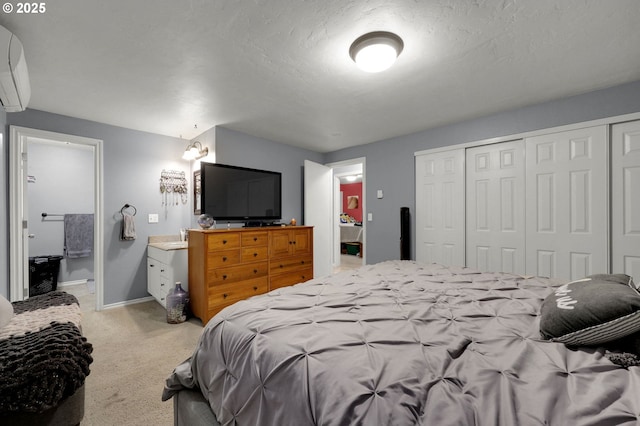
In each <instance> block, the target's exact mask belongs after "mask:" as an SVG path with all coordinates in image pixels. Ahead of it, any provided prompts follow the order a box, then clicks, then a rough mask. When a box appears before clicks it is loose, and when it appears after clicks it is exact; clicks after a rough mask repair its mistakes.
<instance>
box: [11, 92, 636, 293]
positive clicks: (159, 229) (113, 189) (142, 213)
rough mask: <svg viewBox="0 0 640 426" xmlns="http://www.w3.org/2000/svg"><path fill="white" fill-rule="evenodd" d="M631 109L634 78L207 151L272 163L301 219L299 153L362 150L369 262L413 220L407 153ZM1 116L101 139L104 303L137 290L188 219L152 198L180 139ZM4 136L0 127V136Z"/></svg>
mask: <svg viewBox="0 0 640 426" xmlns="http://www.w3.org/2000/svg"><path fill="white" fill-rule="evenodd" d="M632 112H640V81H639V82H635V83H630V84H626V85H622V86H617V87H613V88H610V89H606V90H600V91H596V92H592V93H588V94H584V95H579V96H575V97H571V98H566V99H562V100H558V101H553V102H548V103H544V104H539V105H534V106H530V107H526V108H520V109H517V110H512V111H507V112H504V113H501V114H495V115H491V116H488V117H483V118H478V119H474V120H468V121H464V122H461V123H456V124H452V125H449V126H442V127H438V128H434V129H430V130H426V131H424V132H420V133H415V134H412V135H407V136H403V137H398V138H394V139H389V140H385V141H380V142H375V143H372V144H368V145H362V146H359V147H354V148H350V149H345V150H341V151H336V152H332V153H328V154H324V155H322V154H319V153H315V152H311V151H308V150H304V149H300V148H294V147H291V146H287V145H283V144H279V143H276V142H272V141H269V140H265V139H261V138H257V137H253V136H250V135H246V134H243V133H240V132H236V131H233V130H229V129H226V128H223V127H217V128H216V130H215V133H216V134H215V143H216V157H217V161H218V162H219V163H225V164H235V165H238V166H245V167H256V168H262V169H269V170H278V171H281V172H282V173H283V220H288V219H290V218H291V217H295V218H297V219H300V218H302V217H303V195H302V189H303V182H302V181H303V163H304V160H305V159H309V160H312V161H316V162H320V163H330V162H336V161H341V160H347V159H352V158H359V157H366V167H367V170H366V172H367V176H366V177H367V185H366V187H367V194H366V197H367V209H368V211H369V212H371V213H373V218H374V220H373V221H372V222H368V223H367V247H365V250H367V261H368V262H369V263H374V262H379V261H383V260H387V259H398V258H399V256H400V253H399V233H400V220H399V211H400V207H403V206H407V207H410V209H411V213H412V221H413V223H414V224H415V218H414V217H413V214H414V212H415V203H414V152H416V151H421V150H425V149H429V148H435V147H442V146H448V145H454V144H459V143H464V142H470V141H476V140H482V139H487V138H491V137H498V136H505V135H510V134H515V133H521V132H526V131H532V130H536V129H543V128H549V127H554V126H559V125H564V124H571V123H576V122H581V121H587V120H592V119H597V118H604V117H609V116H615V115H621V114H626V113H632ZM1 122H4V123H5V124H15V125H19V126H24V127H32V128H36V129H43V130H49V131H54V132H59V133H67V134H73V135H79V136H85V137H92V138H96V139H102V140H104V207H105V221H104V227H105V295H104V296H105V297H104V302H105V304H111V303H117V302H121V301H126V300H132V299H136V298H140V297H145V296H147V295H148V294H147V291H146V266H145V256H146V242H147V236H149V235H162V234H176V233H177V232H178V229H179V228H180V227H184V226H188V225H189V224H191V223H192V221H193V213H192V203H191V201H189V202H188V203H187V204H186V205H184V206H182V205H181V206H178V207H175V208H174V207H171V208H166V209H165V208H163V207H161V205H160V202H161V197H160V194H159V190H158V181H159V177H160V172H161V171H162V169H167V170H169V169H180V170H184V171H186V172H188V173H189V174H190V170H189V167H190V165H189V164H188V163H187V162H185V161H182V160H181V159H180V157H181V155H182V152H183V150H184V148H185V146H186V144H185V141H182V140H181V139H177V138H170V137H166V136H159V135H154V134H150V133H144V132H138V131H134V130H130V129H123V128H119V127H114V126H109V125H106V124H100V123H95V122H90V121H86V120H81V119H75V118H70V117H65V116H60V115H55V114H49V113H46V112H41V111H31V110H27V111H25V112H22V113H14V114H8V115H6V116H5V115H4V114H2V113H0V123H1ZM5 127H6V126H5ZM3 128H4V127H3ZM6 134H7V132H6V129H5V138H4V141H6V140H7V139H6ZM7 157H8V145H7V144H6V142H5V143H4V144H3V146H2V150H1V151H0V159H2V161H1V162H0V172H2V173H3V174H4V176H5V177H6V176H7V174H8V170H7V169H8V166H7V161H8V158H7ZM189 181H191V179H189ZM5 182H6V184H5V185H4V187H3V188H0V208H2V209H4V211H5V213H7V212H8V202H7V196H8V194H7V185H8V179H6V180H5ZM378 189H382V190H383V191H384V198H383V199H377V198H376V196H375V195H376V190H378ZM124 203H131V204H134V205H135V206H136V207H137V208H138V215H137V216H136V225H137V231H138V239H137V240H136V241H133V242H122V241H119V239H118V232H119V226H120V216H119V212H120V208H121V207H122V205H123V204H124ZM149 213H159V214H160V223H159V224H155V225H151V224H147V223H146V217H147V215H148V214H149ZM0 222H1V224H2V225H4V226H0V241H5V244H4V245H0V268H2V266H4V268H2V271H4V272H2V274H3V275H4V276H6V284H4V285H0V292H4V294H5V295H6V294H7V293H8V269H7V265H8V253H7V252H8V247H7V244H8V243H7V240H8V238H7V237H8V233H7V232H8V228H7V227H8V214H5V215H3V217H2V218H0Z"/></svg>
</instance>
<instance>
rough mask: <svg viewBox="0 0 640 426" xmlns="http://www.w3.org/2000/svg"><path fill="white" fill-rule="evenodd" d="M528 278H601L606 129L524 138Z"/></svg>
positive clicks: (604, 236) (604, 247) (604, 259)
mask: <svg viewBox="0 0 640 426" xmlns="http://www.w3.org/2000/svg"><path fill="white" fill-rule="evenodd" d="M525 145H526V167H527V184H526V197H527V200H526V214H527V219H526V222H527V226H526V228H527V231H526V237H525V238H526V257H527V260H526V263H527V265H526V269H527V274H531V275H539V276H546V277H552V278H558V279H563V280H574V279H578V278H582V277H584V276H586V275H589V274H594V273H606V272H607V271H608V270H609V268H608V266H609V263H608V240H607V233H608V232H607V230H608V221H607V209H608V202H607V200H608V199H607V197H608V189H607V159H608V149H607V128H606V126H599V127H590V128H585V129H578V130H572V131H567V132H560V133H555V134H549V135H542V136H536V137H532V138H527V139H526V141H525Z"/></svg>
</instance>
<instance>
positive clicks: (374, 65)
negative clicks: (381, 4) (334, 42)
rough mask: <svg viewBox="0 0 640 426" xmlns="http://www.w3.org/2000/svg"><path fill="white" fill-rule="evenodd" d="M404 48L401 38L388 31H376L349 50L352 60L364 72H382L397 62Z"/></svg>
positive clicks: (361, 37)
mask: <svg viewBox="0 0 640 426" xmlns="http://www.w3.org/2000/svg"><path fill="white" fill-rule="evenodd" d="M403 48H404V42H403V41H402V39H401V38H400V37H398V36H397V35H396V34H394V33H390V32H388V31H374V32H371V33H367V34H364V35H362V36H360V37H358V38H357V39H356V41H354V42H353V44H351V47H350V48H349V55H350V56H351V59H353V61H354V62H355V63H356V65H358V68H360V69H361V70H363V71H366V72H372V73H373V72H380V71H384V70H386V69H387V68H389V67H390V66H391V65H393V63H394V62H395V61H396V59H397V58H398V56H399V55H400V52H402V49H403Z"/></svg>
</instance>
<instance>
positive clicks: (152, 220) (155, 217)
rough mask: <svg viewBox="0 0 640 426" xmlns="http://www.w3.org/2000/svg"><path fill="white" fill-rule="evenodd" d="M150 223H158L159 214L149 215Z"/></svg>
mask: <svg viewBox="0 0 640 426" xmlns="http://www.w3.org/2000/svg"><path fill="white" fill-rule="evenodd" d="M149 223H158V214H157V213H149Z"/></svg>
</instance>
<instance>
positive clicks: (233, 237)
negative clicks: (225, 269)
mask: <svg viewBox="0 0 640 426" xmlns="http://www.w3.org/2000/svg"><path fill="white" fill-rule="evenodd" d="M207 246H208V247H209V252H212V251H217V250H227V249H232V248H240V234H239V233H237V232H234V233H226V232H222V233H220V234H209V235H207Z"/></svg>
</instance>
